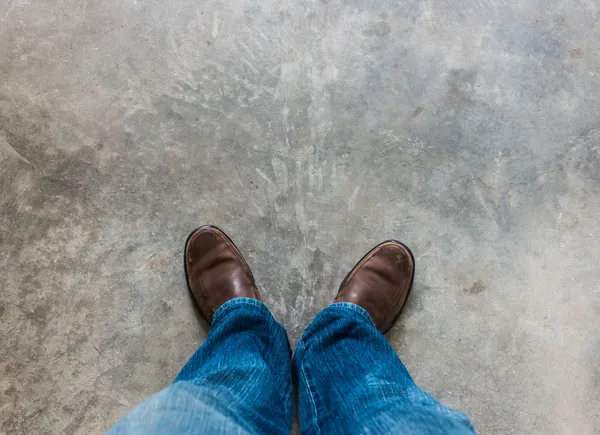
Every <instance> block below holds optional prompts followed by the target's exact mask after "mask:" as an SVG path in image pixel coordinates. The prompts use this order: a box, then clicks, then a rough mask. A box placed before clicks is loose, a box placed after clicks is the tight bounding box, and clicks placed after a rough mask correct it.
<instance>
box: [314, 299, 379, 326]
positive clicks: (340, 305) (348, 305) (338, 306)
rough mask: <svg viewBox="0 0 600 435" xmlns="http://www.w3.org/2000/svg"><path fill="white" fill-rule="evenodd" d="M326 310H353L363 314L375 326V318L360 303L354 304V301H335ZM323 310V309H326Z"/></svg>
mask: <svg viewBox="0 0 600 435" xmlns="http://www.w3.org/2000/svg"><path fill="white" fill-rule="evenodd" d="M325 310H336V311H338V310H339V311H347V310H349V311H353V312H355V313H356V314H359V315H360V316H362V317H363V318H364V319H365V320H367V321H368V322H369V323H370V324H371V325H373V326H375V322H373V318H372V317H371V315H370V314H369V312H368V311H367V310H365V309H364V308H363V307H361V306H360V305H356V304H353V303H352V302H335V303H333V304H331V305H329V306H328V307H327V308H325ZM325 310H323V311H325Z"/></svg>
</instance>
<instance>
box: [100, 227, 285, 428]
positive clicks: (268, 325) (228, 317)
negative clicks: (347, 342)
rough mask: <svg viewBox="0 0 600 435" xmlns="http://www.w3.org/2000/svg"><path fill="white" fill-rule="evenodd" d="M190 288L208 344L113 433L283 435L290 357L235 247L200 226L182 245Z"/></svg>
mask: <svg viewBox="0 0 600 435" xmlns="http://www.w3.org/2000/svg"><path fill="white" fill-rule="evenodd" d="M185 271H186V277H187V282H188V286H189V289H190V292H191V293H192V295H193V297H194V300H195V301H196V303H197V306H198V308H199V311H200V314H201V315H202V316H203V317H204V318H205V319H206V320H207V321H208V322H209V323H212V325H211V328H210V331H209V334H208V337H207V339H206V341H205V342H204V343H203V344H202V346H201V347H200V349H198V351H197V352H196V353H195V354H194V355H193V356H192V358H191V359H190V360H189V362H188V363H187V364H186V365H185V367H184V368H183V369H182V370H181V372H180V373H179V375H178V376H177V378H176V379H175V382H174V383H173V385H171V386H170V387H167V388H165V389H164V390H162V391H161V392H159V393H158V394H156V395H154V396H153V397H151V398H150V399H148V400H146V401H145V402H143V403H142V404H141V405H139V406H138V407H137V408H135V409H134V410H133V411H131V412H130V413H129V414H128V415H126V416H125V417H124V418H123V419H122V420H121V421H119V422H118V423H117V424H116V425H115V426H114V427H113V428H112V429H111V431H110V432H109V433H111V434H152V435H154V434H206V433H210V434H235V433H250V434H263V433H273V434H277V433H285V434H289V432H290V429H291V424H292V412H293V405H292V380H291V353H290V348H289V343H288V340H287V335H286V333H285V330H284V329H283V327H282V326H281V325H280V324H279V323H277V322H276V321H275V319H274V318H273V316H271V314H270V313H269V310H268V309H267V307H266V306H265V305H264V304H263V303H262V302H261V301H260V295H259V293H258V290H257V288H256V284H255V283H254V278H253V276H252V272H251V271H250V268H249V267H248V265H247V264H246V262H245V260H244V258H243V257H242V254H241V253H240V252H239V250H238V249H237V248H236V247H235V245H234V244H233V242H232V241H231V240H230V239H229V238H228V237H227V236H226V235H225V234H224V233H223V232H222V231H220V230H219V229H217V228H215V227H210V226H207V227H201V228H199V229H197V230H196V231H194V232H193V233H192V234H191V235H190V237H189V238H188V240H187V242H186V246H185Z"/></svg>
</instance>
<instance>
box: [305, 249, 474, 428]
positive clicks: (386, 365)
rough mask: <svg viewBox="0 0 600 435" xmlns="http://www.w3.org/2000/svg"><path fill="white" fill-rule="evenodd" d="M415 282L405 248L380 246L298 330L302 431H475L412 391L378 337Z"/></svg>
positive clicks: (403, 371) (414, 388)
mask: <svg viewBox="0 0 600 435" xmlns="http://www.w3.org/2000/svg"><path fill="white" fill-rule="evenodd" d="M413 276H414V259H413V257H412V254H411V253H410V251H409V250H408V248H406V247H405V246H404V245H401V244H399V243H397V242H386V243H384V244H382V245H379V246H378V247H376V248H375V249H374V250H372V251H371V252H370V253H369V254H367V255H366V256H365V257H364V258H363V259H362V260H361V262H359V263H358V264H357V266H356V267H355V268H354V269H353V271H352V272H351V273H350V274H349V275H348V276H347V277H346V279H345V280H344V283H342V286H341V288H340V292H339V294H338V297H337V298H336V302H337V303H334V304H332V305H330V306H329V307H327V308H326V309H325V310H323V311H322V312H321V313H320V314H319V315H318V316H317V318H316V319H315V320H314V321H313V322H312V323H311V325H310V326H309V327H308V329H307V330H306V331H305V332H304V334H303V336H302V338H301V339H300V342H299V344H298V348H297V350H296V353H295V356H294V371H295V375H296V379H297V383H298V392H299V405H300V406H299V417H300V427H301V429H302V433H305V434H315V433H323V434H336V433H339V434H347V433H370V434H380V433H381V434H389V433H402V434H448V433H456V434H459V433H474V429H473V426H472V425H471V423H470V421H469V419H468V418H467V417H466V416H464V415H463V414H461V413H459V412H458V411H455V410H452V409H449V408H446V407H445V406H443V405H442V404H440V403H439V402H438V401H437V400H435V399H434V398H433V397H431V396H430V395H429V394H427V393H426V392H425V391H423V390H422V389H420V388H419V387H418V386H416V385H415V383H414V382H413V380H412V378H411V377H410V375H409V373H408V371H407V370H406V368H405V367H404V365H403V364H402V363H401V362H400V359H399V358H398V356H397V355H396V353H395V352H394V350H393V349H392V347H391V346H390V345H389V344H388V342H387V340H386V339H385V337H384V336H383V333H382V332H386V331H387V330H389V328H391V326H392V325H393V324H394V322H395V319H396V318H397V316H398V314H399V312H400V310H401V309H402V307H403V305H404V303H405V301H406V298H407V296H408V293H409V291H410V288H411V285H412V278H413Z"/></svg>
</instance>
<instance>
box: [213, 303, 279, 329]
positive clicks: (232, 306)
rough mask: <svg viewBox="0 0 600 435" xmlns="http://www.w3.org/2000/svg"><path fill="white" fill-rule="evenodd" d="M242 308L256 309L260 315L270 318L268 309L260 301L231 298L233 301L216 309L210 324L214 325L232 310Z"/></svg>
mask: <svg viewBox="0 0 600 435" xmlns="http://www.w3.org/2000/svg"><path fill="white" fill-rule="evenodd" d="M242 307H244V308H249V309H256V310H258V311H259V312H260V313H262V314H264V315H266V316H271V312H270V311H269V308H268V307H267V306H266V305H265V304H263V303H262V302H261V301H259V300H258V299H252V298H233V299H230V300H228V301H227V302H225V303H224V304H223V305H221V306H220V307H219V308H217V311H215V314H214V316H213V322H212V324H213V325H215V324H216V323H217V322H219V321H220V319H221V318H222V317H225V316H226V315H227V314H228V313H229V312H230V311H233V310H236V309H239V308H242Z"/></svg>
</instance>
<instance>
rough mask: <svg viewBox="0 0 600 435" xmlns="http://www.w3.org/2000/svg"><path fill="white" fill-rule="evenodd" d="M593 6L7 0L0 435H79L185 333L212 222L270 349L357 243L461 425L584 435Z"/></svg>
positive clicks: (597, 328) (108, 414)
mask: <svg viewBox="0 0 600 435" xmlns="http://www.w3.org/2000/svg"><path fill="white" fill-rule="evenodd" d="M599 108H600V5H599V4H598V2H597V1H595V0H572V1H565V0H528V1H518V0H472V1H467V0H452V1H450V0H420V1H417V0H397V1H386V0H374V1H372V2H361V1H356V0H349V1H342V0H322V1H316V0H315V1H308V2H307V1H298V2H295V1H288V0H279V1H274V0H263V1H260V2H258V1H251V0H221V1H206V2H198V1H192V0H154V1H143V0H118V1H117V0H59V1H40V0H4V1H2V2H1V3H0V160H1V161H0V183H1V188H0V244H1V248H2V249H1V250H0V270H1V273H0V289H1V291H2V294H1V298H0V319H1V324H2V328H1V329H0V345H1V349H0V350H1V355H2V356H1V358H0V376H1V377H0V433H66V434H87V433H98V432H101V431H102V430H104V429H106V428H107V427H109V426H110V425H111V424H112V423H113V422H114V421H115V420H117V419H118V418H119V417H120V416H122V415H123V414H124V413H125V412H126V410H127V409H128V408H129V407H131V406H133V405H135V404H136V403H138V402H140V401H141V400H142V399H143V398H145V397H146V396H148V395H150V394H151V393H153V392H155V391H157V390H159V389H160V388H162V387H163V386H165V385H167V384H168V383H169V382H170V381H171V380H172V379H173V377H174V376H175V375H176V373H177V372H178V370H179V369H180V367H181V366H182V365H183V364H184V362H185V361H186V359H187V358H188V357H189V356H190V355H191V353H192V352H193V351H194V350H195V348H196V347H197V346H198V345H199V344H200V343H202V341H203V339H204V338H205V336H206V325H204V324H203V323H202V322H201V321H200V320H199V319H198V318H197V316H196V315H195V314H194V311H193V308H192V305H191V303H190V299H189V297H188V294H187V289H186V287H185V284H184V275H183V270H182V248H183V243H184V240H185V238H186V236H187V234H188V233H189V232H190V231H191V230H192V229H193V228H194V227H195V226H197V225H200V224H204V223H213V224H217V225H220V226H221V227H222V228H224V229H225V230H226V231H228V232H229V234H230V235H231V236H232V238H233V239H234V240H235V241H236V242H237V243H238V245H239V246H240V248H241V250H242V251H243V252H244V253H245V255H246V256H247V258H248V261H249V263H250V264H251V266H252V267H253V269H254V271H255V274H256V276H257V279H258V281H259V284H260V286H261V288H262V291H263V294H264V296H265V300H266V303H267V304H268V306H269V307H270V308H271V309H272V311H273V312H274V315H275V316H276V318H278V319H279V320H280V321H281V322H282V323H283V324H284V325H285V326H286V327H287V328H288V330H289V333H290V337H291V339H292V341H293V342H294V343H295V342H296V341H297V340H298V337H299V335H300V334H301V332H302V330H303V328H305V327H306V325H307V324H308V322H309V321H310V320H311V319H312V318H313V317H314V315H315V314H316V313H317V312H318V311H319V310H320V309H321V308H323V307H324V306H326V305H327V304H328V303H329V302H330V301H331V299H332V297H333V296H334V294H335V293H336V290H337V286H338V284H339V282H340V280H341V279H342V278H343V276H344V275H345V274H346V272H347V271H348V270H349V268H350V267H351V266H352V265H353V264H354V263H355V262H356V261H357V260H358V259H359V258H360V257H361V255H362V254H363V253H364V252H365V251H366V250H367V249H369V248H370V247H371V246H372V245H374V244H375V243H377V242H379V241H381V240H384V239H387V238H397V239H400V240H402V241H404V242H405V243H407V244H408V245H409V246H410V247H411V248H412V249H413V251H414V253H415V256H416V259H417V274H416V285H415V288H414V290H413V294H412V296H411V299H410V303H409V305H408V307H407V310H406V311H405V313H404V314H403V316H402V318H401V320H400V322H399V324H398V325H397V326H396V327H395V329H394V330H393V331H392V332H391V333H390V335H389V339H390V341H391V343H392V344H393V346H394V348H395V349H396V350H397V351H398V353H399V355H400V356H401V357H402V359H403V360H404V362H405V363H406V365H407V366H408V368H409V369H410V370H411V372H412V373H413V375H414V377H415V378H416V380H417V381H418V383H420V384H421V385H422V386H423V387H424V388H426V389H427V390H428V391H430V392H431V393H432V394H433V395H435V396H437V397H438V398H439V399H441V400H443V401H444V402H446V403H447V404H449V405H451V406H454V407H457V408H459V409H461V410H463V411H465V412H466V413H468V414H469V415H470V416H471V417H472V419H473V421H474V423H475V425H476V426H477V427H478V429H479V430H480V431H481V432H482V433H497V434H505V433H524V434H525V433H528V434H529V433H544V434H562V433H578V434H598V433H600V432H599V431H600V429H599V428H600V416H599V413H600V397H599V394H600V365H599V364H600V362H599V361H600V338H599V337H600V320H599V319H600V293H599V292H600V287H599V284H598V282H599V278H600V271H599V269H598V265H599V263H600V262H599V260H598V257H599V254H600V247H599V246H600V244H599V242H600V232H599V229H598V216H599V215H600V111H599Z"/></svg>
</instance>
